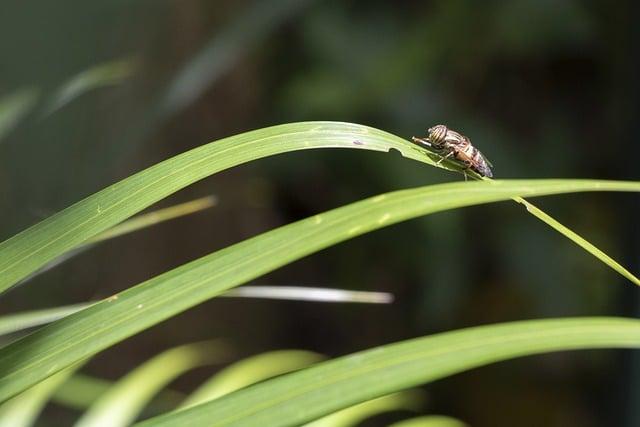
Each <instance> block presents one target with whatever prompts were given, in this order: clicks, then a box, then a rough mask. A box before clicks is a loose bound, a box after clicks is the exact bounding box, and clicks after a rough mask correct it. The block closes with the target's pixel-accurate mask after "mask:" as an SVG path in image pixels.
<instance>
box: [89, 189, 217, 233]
mask: <svg viewBox="0 0 640 427" xmlns="http://www.w3.org/2000/svg"><path fill="white" fill-rule="evenodd" d="M217 203H218V199H217V198H216V197H215V196H206V197H201V198H199V199H195V200H191V201H189V202H185V203H179V204H177V205H174V206H169V207H168V208H163V209H158V210H155V211H152V212H149V213H146V214H142V215H138V216H136V217H134V218H131V219H129V220H127V221H124V222H122V223H120V224H118V225H115V226H113V227H111V228H110V229H108V230H106V231H103V232H102V233H100V234H98V235H97V236H94V237H92V238H90V239H89V240H88V241H87V243H88V244H91V243H97V242H102V241H104V240H108V239H113V238H115V237H120V236H122V235H124V234H128V233H133V232H134V231H138V230H142V229H143V228H147V227H151V226H154V225H157V224H160V223H162V222H165V221H169V220H171V219H175V218H180V217H181V216H185V215H191V214H193V213H196V212H200V211H203V210H205V209H209V208H211V207H213V206H215V205H216V204H217Z"/></svg>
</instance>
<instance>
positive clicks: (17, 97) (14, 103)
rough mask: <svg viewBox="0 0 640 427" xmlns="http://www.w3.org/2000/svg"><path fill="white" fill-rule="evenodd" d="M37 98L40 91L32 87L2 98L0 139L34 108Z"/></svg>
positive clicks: (0, 105)
mask: <svg viewBox="0 0 640 427" xmlns="http://www.w3.org/2000/svg"><path fill="white" fill-rule="evenodd" d="M37 99H38V91H37V90H35V89H32V88H27V89H20V90H18V91H16V92H13V93H11V94H10V95H6V96H4V97H2V98H0V140H2V138H4V136H5V135H6V134H7V133H9V132H10V131H11V130H12V129H13V128H14V127H15V126H16V125H17V124H18V122H20V120H21V119H22V118H23V117H24V116H25V115H26V114H27V113H28V112H29V111H30V110H31V109H32V108H33V106H34V105H35V103H36V100H37Z"/></svg>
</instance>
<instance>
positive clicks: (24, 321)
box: [0, 302, 94, 336]
mask: <svg viewBox="0 0 640 427" xmlns="http://www.w3.org/2000/svg"><path fill="white" fill-rule="evenodd" d="M91 304H94V303H93V302H91V303H80V304H71V305H65V306H61V307H53V308H45V309H42V310H31V311H25V312H21V313H15V314H6V315H4V316H2V317H0V336H2V335H8V334H13V333H15V332H20V331H23V330H25V329H29V328H33V327H35V326H41V325H46V324H47V323H51V322H55V321H56V320H58V319H62V318H63V317H67V316H69V315H70V314H73V313H76V312H78V311H80V310H83V309H85V308H87V307H89V306H90V305H91Z"/></svg>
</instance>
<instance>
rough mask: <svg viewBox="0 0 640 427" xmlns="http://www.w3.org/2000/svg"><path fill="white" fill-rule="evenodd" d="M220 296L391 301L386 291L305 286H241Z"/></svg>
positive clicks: (377, 302)
mask: <svg viewBox="0 0 640 427" xmlns="http://www.w3.org/2000/svg"><path fill="white" fill-rule="evenodd" d="M220 296H223V297H233V298H265V299H278V300H290V301H313V302H336V303H361V304H389V303H391V302H393V294H390V293H388V292H367V291H350V290H347V289H330V288H312V287H307V286H305V287H302V286H241V287H239V288H236V289H231V290H229V291H227V292H225V293H224V294H222V295H220Z"/></svg>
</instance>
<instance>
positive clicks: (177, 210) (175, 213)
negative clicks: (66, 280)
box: [0, 196, 217, 322]
mask: <svg viewBox="0 0 640 427" xmlns="http://www.w3.org/2000/svg"><path fill="white" fill-rule="evenodd" d="M216 203H217V199H216V198H215V196H207V197H201V198H199V199H195V200H191V201H189V202H185V203H180V204H177V205H174V206H170V207H168V208H163V209H158V210H155V211H152V212H149V213H145V214H141V215H138V216H135V217H133V218H131V219H128V220H126V221H124V222H121V223H120V224H118V225H115V226H113V227H111V228H109V229H108V230H106V231H103V232H102V233H100V234H98V235H96V236H93V237H92V238H90V239H88V240H87V241H85V242H84V243H82V244H81V245H80V246H78V247H76V248H75V249H71V250H69V251H67V252H65V253H64V254H62V255H61V256H59V257H58V258H56V259H54V260H52V261H50V262H48V263H47V264H45V265H43V266H42V267H40V268H39V269H37V270H36V271H34V272H32V273H30V274H29V275H28V276H27V277H25V278H24V279H21V280H20V281H19V282H18V283H16V286H18V285H22V284H24V283H25V282H27V281H29V280H31V279H33V278H34V277H36V276H39V275H40V274H42V273H45V272H47V271H49V270H51V269H52V268H55V267H57V266H58V265H60V264H62V263H64V262H66V261H68V260H69V259H71V258H73V257H75V256H76V255H78V254H80V253H82V252H84V251H86V250H88V249H91V247H93V245H95V244H96V243H100V242H102V241H104V240H108V239H113V238H116V237H119V236H122V235H124V234H128V233H133V232H134V231H138V230H141V229H143V228H147V227H151V226H154V225H156V224H160V223H161V222H164V221H169V220H171V219H175V218H179V217H181V216H185V215H190V214H192V213H196V212H199V211H201V210H204V209H208V208H210V207H212V206H215V204H216ZM0 322H1V321H0Z"/></svg>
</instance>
